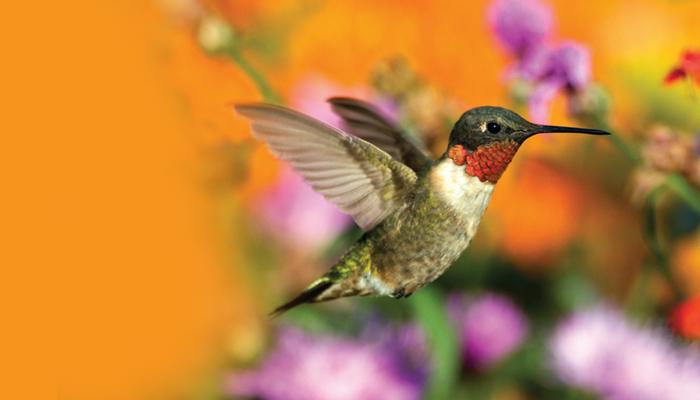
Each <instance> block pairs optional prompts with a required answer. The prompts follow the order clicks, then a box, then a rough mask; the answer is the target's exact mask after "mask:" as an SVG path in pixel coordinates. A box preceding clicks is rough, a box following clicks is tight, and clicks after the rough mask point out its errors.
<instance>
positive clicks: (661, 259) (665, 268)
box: [644, 185, 683, 299]
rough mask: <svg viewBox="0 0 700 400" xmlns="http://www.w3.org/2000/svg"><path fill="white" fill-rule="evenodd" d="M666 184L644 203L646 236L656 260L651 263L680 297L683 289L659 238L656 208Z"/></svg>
mask: <svg viewBox="0 0 700 400" xmlns="http://www.w3.org/2000/svg"><path fill="white" fill-rule="evenodd" d="M664 188H665V185H661V186H659V187H657V188H656V189H654V190H653V191H652V192H651V193H649V195H648V196H647V201H646V203H645V205H644V214H645V216H644V225H645V229H644V236H645V239H646V241H647V244H648V246H649V250H650V251H651V254H652V256H653V257H654V259H655V262H653V263H651V264H649V265H651V266H655V267H656V269H657V270H658V272H659V273H660V274H661V275H662V276H663V277H664V279H665V280H666V281H667V282H668V284H669V285H670V286H671V289H672V290H673V292H674V295H675V297H676V299H680V298H682V296H683V291H682V290H681V288H680V287H679V286H678V284H677V283H676V280H675V279H674V277H673V272H672V271H671V266H670V265H669V259H668V256H667V254H666V251H664V248H663V245H662V244H661V240H660V239H659V229H658V224H657V220H656V209H657V207H658V202H659V198H660V197H661V195H662V194H663V191H664Z"/></svg>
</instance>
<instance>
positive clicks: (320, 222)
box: [254, 166, 351, 251]
mask: <svg viewBox="0 0 700 400" xmlns="http://www.w3.org/2000/svg"><path fill="white" fill-rule="evenodd" d="M254 207H255V208H256V212H257V214H258V215H259V216H260V220H261V222H262V223H263V228H264V229H265V230H267V231H269V232H270V233H271V234H273V235H275V236H277V237H278V238H279V239H280V240H281V241H283V242H286V243H287V244H288V245H289V246H292V247H294V248H296V249H297V250H301V251H313V250H316V249H318V248H319V247H320V246H323V245H324V244H326V243H328V242H329V241H331V240H333V238H334V237H335V236H336V235H338V234H339V233H341V232H342V231H343V230H345V229H346V228H347V227H348V226H349V224H350V221H351V219H350V217H349V216H347V215H345V214H343V213H342V212H341V211H340V210H338V208H337V207H336V206H335V205H334V204H332V203H331V202H329V201H328V200H326V199H325V198H324V197H323V196H322V195H320V194H318V193H317V192H316V191H314V189H313V188H312V187H311V186H309V185H308V184H307V183H306V182H304V181H303V180H302V178H301V177H300V176H299V175H298V174H297V173H296V172H294V171H293V170H292V169H291V168H289V167H287V166H285V167H283V168H282V170H281V171H280V177H279V180H278V181H277V184H276V185H275V186H273V187H271V188H269V189H267V190H265V191H263V192H262V193H261V194H260V197H259V200H258V202H257V204H256V205H255V206H254Z"/></svg>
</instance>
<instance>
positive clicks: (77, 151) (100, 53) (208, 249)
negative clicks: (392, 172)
mask: <svg viewBox="0 0 700 400" xmlns="http://www.w3.org/2000/svg"><path fill="white" fill-rule="evenodd" d="M13 7H15V8H14V9H12V10H9V11H8V12H7V13H4V14H5V15H4V16H3V17H5V19H7V21H5V22H6V23H3V24H2V26H3V27H2V29H3V30H5V32H3V35H1V36H3V37H4V39H3V43H4V44H3V48H4V49H5V50H4V51H6V52H7V54H8V56H7V57H6V61H4V62H3V64H4V65H3V67H2V68H3V69H4V71H5V72H4V73H3V75H4V76H3V77H2V80H3V88H4V91H5V92H6V94H7V96H5V97H6V98H5V100H3V103H5V104H3V109H4V112H5V113H6V116H7V120H6V121H5V122H6V124H7V126H6V129H3V131H4V132H3V133H4V134H3V137H4V138H5V139H6V143H7V145H6V146H3V147H4V149H3V152H7V154H5V155H3V157H2V158H3V163H8V166H7V168H3V169H4V170H5V172H3V175H4V176H5V175H6V179H4V181H6V182H8V183H9V185H10V186H12V187H16V188H17V190H15V191H13V192H12V193H13V194H14V193H18V194H19V196H17V197H15V196H14V195H10V196H7V198H6V199H4V201H5V202H7V206H5V207H3V208H4V210H3V212H4V213H5V214H7V215H4V216H3V220H4V221H5V223H4V225H6V226H7V227H10V229H9V230H8V232H11V233H12V234H11V235H8V236H9V238H8V239H9V240H8V241H6V242H5V243H6V245H7V251H4V253H5V257H8V262H7V263H5V262H3V264H5V265H13V266H14V265H18V266H21V265H25V266H26V267H25V268H14V269H15V270H17V272H16V273H17V274H24V277H23V280H25V281H26V282H27V283H28V288H31V290H26V291H21V293H20V294H19V298H20V299H22V300H21V302H22V304H23V305H26V307H27V308H26V309H27V310H28V311H26V312H18V311H16V310H14V309H13V310H14V311H12V312H10V314H6V315H12V316H13V318H14V319H16V320H17V324H16V325H13V326H20V327H21V326H27V327H28V329H26V330H21V329H20V330H19V331H18V332H16V334H15V336H16V339H19V338H22V339H24V340H29V341H30V343H31V346H30V347H31V348H33V349H36V353H38V354H37V357H38V360H42V359H44V358H46V357H47V355H48V354H53V353H54V352H56V351H57V353H58V354H56V356H57V360H58V363H56V365H55V368H53V366H50V367H49V368H50V369H52V370H55V371H57V373H50V372H49V373H46V374H43V373H40V372H39V370H37V365H46V363H45V362H42V361H37V358H34V357H29V356H28V355H27V354H24V353H22V352H20V353H19V354H18V357H17V362H15V363H14V365H15V369H16V370H20V371H25V372H27V373H28V374H29V375H30V376H34V379H30V380H29V381H28V382H26V383H22V384H20V385H19V386H20V390H24V391H27V390H31V389H32V388H33V387H35V386H40V385H37V384H36V379H35V378H36V376H47V377H49V376H52V377H55V378H56V380H57V382H56V383H57V385H56V386H57V387H58V390H57V392H56V393H57V394H58V397H59V398H65V399H93V398H100V399H106V398H119V399H127V398H128V399H130V398H133V399H220V398H261V399H355V398H366V399H412V398H431V399H445V398H469V399H503V400H505V399H509V400H510V399H563V398H565V399H591V398H611V399H612V398H615V399H692V398H700V354H699V350H698V340H699V339H700V229H699V225H700V92H699V91H698V90H700V24H698V23H697V22H698V21H697V18H698V17H697V16H698V15H700V2H698V1H694V0H641V1H615V2H610V1H588V2H568V1H563V0H561V1H560V0H541V1H538V0H528V1H526V0H521V1H517V0H488V1H481V0H479V1H472V2H457V1H447V0H438V1H432V2H415V3H406V2H401V1H384V2H376V1H364V0H357V1H352V2H351V1H323V0H313V1H289V0H270V1H250V0H240V1H239V0H159V1H155V2H137V1H123V2H118V3H112V2H95V1H69V2H67V3H60V4H50V5H45V6H38V5H35V6H30V5H15V6H13ZM5 42H6V43H5ZM338 95H344V96H352V97H357V98H361V99H365V100H368V101H370V102H374V103H376V104H378V105H379V106H380V107H381V108H382V110H383V111H384V112H385V113H386V114H387V115H388V116H389V117H391V118H393V119H394V120H396V121H397V122H398V123H400V124H401V126H403V127H404V128H405V129H406V130H407V132H409V133H410V134H412V135H415V136H416V137H418V138H421V140H424V141H425V142H426V143H427V144H428V147H429V148H430V149H431V150H432V151H433V152H434V154H438V153H440V152H441V151H443V149H444V147H445V144H446V139H447V136H448V133H449V130H450V129H451V126H452V124H453V123H454V121H456V119H457V118H458V117H459V115H460V114H461V112H463V111H464V110H466V109H468V108H471V107H475V106H479V105H501V106H505V107H509V108H512V109H514V110H516V111H518V112H520V113H522V114H523V115H524V116H526V117H527V118H529V119H531V120H534V121H537V122H543V123H544V122H547V123H551V124H560V125H577V126H588V127H597V128H602V129H608V130H610V131H611V132H613V133H614V135H613V136H611V137H610V138H593V139H591V138H588V137H576V136H572V137H566V136H563V135H562V136H556V135H551V136H546V135H541V137H536V138H534V139H532V140H530V141H528V143H527V144H526V145H525V146H524V147H523V148H522V149H521V151H520V152H519V155H518V156H517V157H516V158H515V160H514V162H513V163H512V164H511V166H510V168H509V169H508V170H507V171H506V173H505V174H504V176H503V178H502V179H501V181H500V182H499V184H498V185H497V189H496V190H495V193H494V198H493V202H492V204H491V206H490V207H489V208H488V210H487V212H486V215H485V217H484V219H483V221H482V224H481V227H480V231H479V233H478V235H477V237H476V239H475V241H474V242H473V243H472V245H471V247H470V248H469V250H468V251H467V252H465V254H463V256H462V257H461V258H460V259H459V261H458V262H457V263H456V264H455V265H454V266H453V267H452V268H451V269H450V270H449V271H448V272H447V273H446V274H445V275H444V276H443V277H441V278H440V279H438V280H437V281H436V282H435V283H433V284H432V285H430V286H428V287H426V288H425V289H423V290H421V291H419V292H418V293H416V295H414V296H412V297H411V298H409V299H405V300H400V301H397V300H393V299H372V298H361V299H351V300H340V301H335V302H331V303H328V304H321V305H307V306H303V307H300V308H298V309H295V310H293V311H291V312H289V313H288V314H285V315H284V316H282V317H280V318H277V319H270V318H268V316H267V314H268V312H269V311H270V310H272V309H273V308H274V307H275V306H277V305H279V304H280V303H281V302H283V301H285V300H287V299H288V298H290V297H291V296H292V295H294V294H295V293H296V292H297V291H299V290H301V289H302V288H304V287H305V286H306V285H307V284H308V283H309V282H310V281H311V280H312V279H314V278H315V277H317V276H318V275H319V274H321V273H322V272H324V271H325V269H326V268H327V267H328V266H329V265H331V264H332V262H333V260H334V259H336V258H337V257H338V256H339V255H340V254H342V251H343V250H344V249H345V248H347V246H348V245H349V244H350V243H352V241H354V240H355V239H356V238H358V237H359V235H360V234H361V232H360V231H359V230H358V228H356V227H355V226H354V225H353V223H352V220H350V219H349V218H348V217H347V216H344V215H343V214H341V213H340V212H338V211H337V209H335V208H334V207H333V206H332V205H330V204H328V203H327V202H325V200H323V198H321V197H320V196H318V195H316V194H314V193H313V191H312V190H311V189H310V188H309V187H307V186H306V185H305V184H304V183H303V182H302V181H301V180H300V179H299V178H298V176H297V175H295V174H294V172H293V171H291V170H290V169H289V168H288V167H287V166H286V165H284V164H283V163H281V162H279V161H277V160H276V159H274V158H273V157H272V156H271V155H270V153H269V152H268V151H267V150H266V148H265V146H264V144H262V143H259V142H257V141H255V140H254V139H253V138H252V137H251V134H250V130H249V126H248V123H247V122H246V121H245V120H244V119H243V118H241V117H239V116H238V115H235V114H234V113H233V112H232V108H231V105H232V104H233V103H236V102H249V101H261V100H262V101H267V102H274V103H278V104H284V105H287V106H289V107H292V108H295V109H298V110H300V111H302V112H305V113H307V114H310V115H313V116H315V117H316V118H319V119H321V120H323V121H325V122H327V123H330V124H333V125H336V126H340V125H339V124H340V121H339V119H338V118H337V117H336V116H335V115H333V113H332V112H331V110H330V108H329V107H328V105H327V104H326V102H325V99H326V98H328V97H330V96H338ZM16 148H19V149H24V150H25V154H27V155H28V156H25V154H22V153H20V152H16V151H15V150H14V149H16ZM34 265H44V269H45V270H44V269H42V268H34V267H33V266H34ZM28 293H31V294H28ZM34 293H39V294H38V295H35V294H34ZM42 295H43V296H42ZM54 309H55V311H56V313H55V315H56V318H55V320H54V319H53V318H52V317H51V318H47V317H45V315H47V314H53V312H52V313H47V310H54ZM10 331H12V329H11V330H10ZM6 343H7V344H9V346H8V347H10V348H12V347H15V346H14V345H13V343H15V340H8V341H6ZM54 343H55V344H54ZM15 351H16V350H15ZM51 358H53V355H52V356H51ZM50 364H51V363H50ZM40 368H41V371H45V368H46V367H40ZM48 380H49V381H53V378H48ZM25 393H26V392H25ZM23 397H24V396H23Z"/></svg>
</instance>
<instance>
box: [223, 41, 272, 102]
mask: <svg viewBox="0 0 700 400" xmlns="http://www.w3.org/2000/svg"><path fill="white" fill-rule="evenodd" d="M225 54H226V55H227V56H229V57H230V58H231V60H233V61H234V62H235V63H236V64H238V66H239V67H240V68H241V70H242V71H243V72H244V73H245V74H246V75H248V77H249V78H250V79H251V80H252V81H253V83H254V84H255V86H256V87H257V88H258V91H259V92H260V94H261V95H262V97H263V99H265V101H268V102H270V103H277V104H279V103H280V97H279V96H278V95H277V93H275V91H274V90H273V89H272V87H271V86H270V84H269V83H268V82H267V80H266V79H265V77H264V76H263V75H262V74H261V73H260V72H259V71H258V70H257V69H256V68H255V67H254V66H253V64H251V63H250V62H248V60H247V59H246V58H245V57H244V56H243V53H242V52H241V50H240V49H239V48H238V47H237V46H236V45H231V46H228V47H227V48H226V51H225Z"/></svg>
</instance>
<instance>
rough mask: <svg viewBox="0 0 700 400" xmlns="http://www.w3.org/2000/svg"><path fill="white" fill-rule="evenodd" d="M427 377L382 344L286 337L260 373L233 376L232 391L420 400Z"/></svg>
mask: <svg viewBox="0 0 700 400" xmlns="http://www.w3.org/2000/svg"><path fill="white" fill-rule="evenodd" d="M424 383H425V376H424V375H422V374H416V373H415V371H411V370H407V368H406V367H405V363H404V362H403V359H402V354H400V353H399V352H397V351H396V349H394V348H391V347H387V346H385V345H383V344H382V343H381V342H368V341H361V340H357V339H347V338H338V337H329V336H311V335H310V334H305V333H303V332H301V331H299V330H296V329H291V328H288V329H285V330H283V331H281V332H280V334H279V336H278V340H277V347H276V348H275V349H274V350H273V351H272V353H270V354H269V355H268V357H267V358H266V359H265V360H264V361H263V363H262V365H261V366H260V367H259V369H257V370H254V371H249V372H243V373H234V374H232V375H231V376H230V377H229V378H228V381H227V383H226V388H225V390H226V392H227V394H229V395H234V396H246V397H260V398H264V399H266V400H278V399H279V400H297V399H298V400H345V399H347V400H354V399H368V400H379V399H397V400H403V399H418V398H420V395H421V392H422V389H423V385H424Z"/></svg>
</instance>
